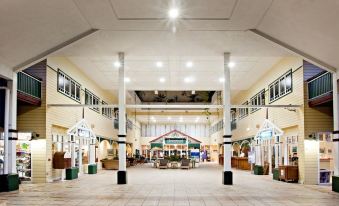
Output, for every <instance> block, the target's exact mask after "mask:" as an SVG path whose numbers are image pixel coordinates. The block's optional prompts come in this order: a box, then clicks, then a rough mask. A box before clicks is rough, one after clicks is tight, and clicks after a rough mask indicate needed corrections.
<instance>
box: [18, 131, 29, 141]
mask: <svg viewBox="0 0 339 206" xmlns="http://www.w3.org/2000/svg"><path fill="white" fill-rule="evenodd" d="M31 139H32V133H31V132H19V133H18V140H23V141H29V140H31Z"/></svg>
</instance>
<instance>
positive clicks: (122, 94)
mask: <svg viewBox="0 0 339 206" xmlns="http://www.w3.org/2000/svg"><path fill="white" fill-rule="evenodd" d="M119 62H120V68H119V135H118V139H119V141H118V143H119V171H118V173H117V174H118V184H127V174H126V88H125V55H124V53H122V52H119Z"/></svg>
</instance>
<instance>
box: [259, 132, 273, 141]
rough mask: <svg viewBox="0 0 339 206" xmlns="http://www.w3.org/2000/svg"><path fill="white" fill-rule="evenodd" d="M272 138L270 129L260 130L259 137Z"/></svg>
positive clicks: (263, 138)
mask: <svg viewBox="0 0 339 206" xmlns="http://www.w3.org/2000/svg"><path fill="white" fill-rule="evenodd" d="M271 138H272V130H266V131H262V132H260V139H262V140H267V139H271Z"/></svg>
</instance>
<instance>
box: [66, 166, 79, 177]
mask: <svg viewBox="0 0 339 206" xmlns="http://www.w3.org/2000/svg"><path fill="white" fill-rule="evenodd" d="M78 173H79V168H77V167H73V168H68V169H66V180H74V179H77V178H78Z"/></svg>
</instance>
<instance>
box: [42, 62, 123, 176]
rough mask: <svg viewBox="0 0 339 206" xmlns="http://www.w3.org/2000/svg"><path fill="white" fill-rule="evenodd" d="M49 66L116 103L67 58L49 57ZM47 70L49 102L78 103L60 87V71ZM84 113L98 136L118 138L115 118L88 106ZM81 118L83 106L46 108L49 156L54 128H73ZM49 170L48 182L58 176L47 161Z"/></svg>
mask: <svg viewBox="0 0 339 206" xmlns="http://www.w3.org/2000/svg"><path fill="white" fill-rule="evenodd" d="M47 65H48V66H49V67H51V68H53V69H54V70H57V69H58V68H59V69H61V70H62V71H63V72H64V73H66V74H67V75H69V76H70V77H72V78H73V79H74V80H76V81H77V82H78V83H80V84H81V87H82V90H85V88H86V89H88V90H90V91H91V92H92V93H94V94H95V95H96V96H98V97H99V98H100V101H102V100H104V101H105V102H107V103H108V104H114V103H117V100H116V98H115V97H114V96H113V95H112V94H110V93H109V92H108V91H105V90H103V89H101V88H100V87H99V86H98V85H96V84H95V83H94V82H93V81H92V80H90V79H89V77H87V75H85V74H84V73H82V72H81V71H80V69H79V68H77V67H76V66H75V65H74V64H72V63H71V62H70V61H69V60H68V59H67V58H62V57H53V58H48V59H47ZM51 68H48V69H47V89H46V92H47V93H46V94H47V101H46V103H47V104H77V102H76V101H74V100H72V99H70V98H69V97H67V96H65V95H63V94H62V93H60V92H58V90H57V72H55V71H54V70H53V69H51ZM80 99H81V103H82V104H84V103H85V92H84V91H81V95H80ZM84 111H85V112H84V114H85V115H84V116H85V119H86V121H87V123H88V124H89V125H90V126H91V127H92V129H93V131H94V132H95V134H96V135H100V136H104V137H111V138H113V139H117V131H116V130H114V128H113V120H111V119H108V118H106V117H104V116H103V115H102V114H101V113H97V112H95V111H93V110H91V109H89V108H85V110H84ZM81 119H82V109H81V108H64V107H47V109H46V137H47V154H46V156H47V158H48V159H52V150H51V149H52V139H51V135H52V127H54V126H58V127H64V128H70V127H71V126H73V125H74V124H75V123H77V122H78V121H79V120H81ZM46 164H47V165H46V173H47V178H48V181H51V180H52V179H54V178H55V177H52V162H51V161H47V162H46Z"/></svg>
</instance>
